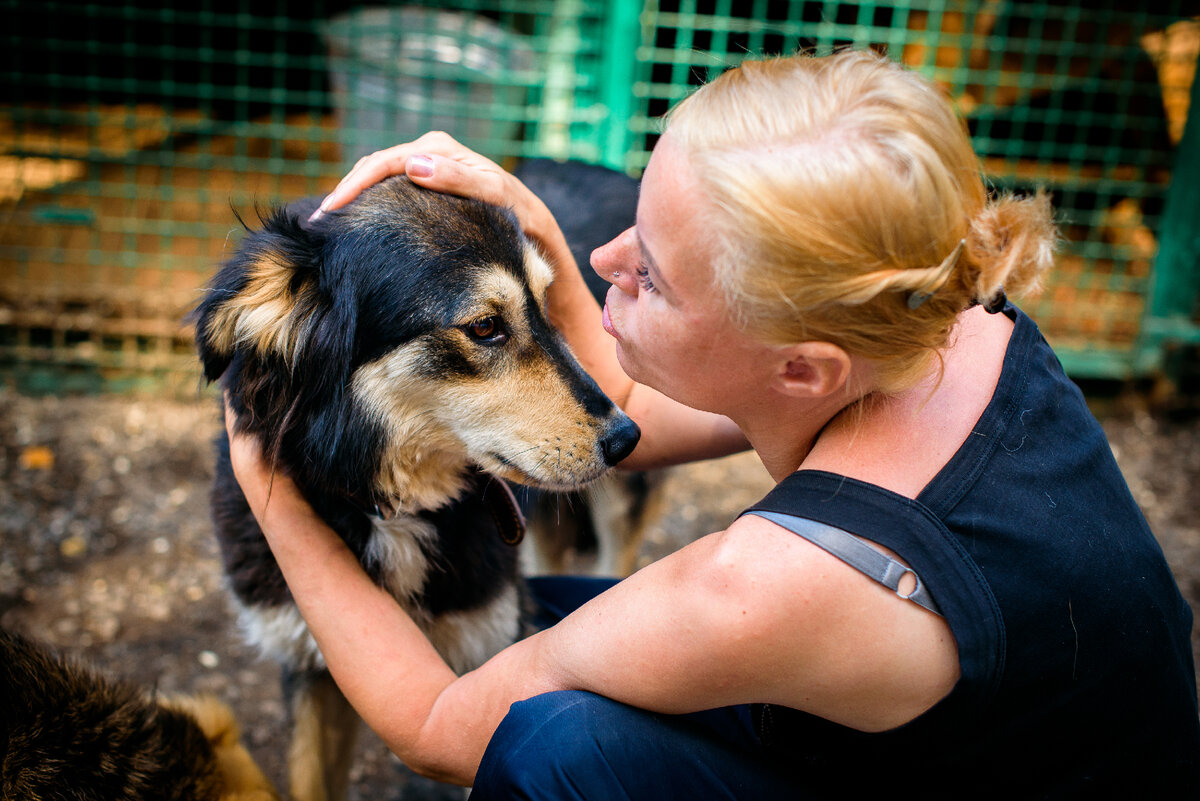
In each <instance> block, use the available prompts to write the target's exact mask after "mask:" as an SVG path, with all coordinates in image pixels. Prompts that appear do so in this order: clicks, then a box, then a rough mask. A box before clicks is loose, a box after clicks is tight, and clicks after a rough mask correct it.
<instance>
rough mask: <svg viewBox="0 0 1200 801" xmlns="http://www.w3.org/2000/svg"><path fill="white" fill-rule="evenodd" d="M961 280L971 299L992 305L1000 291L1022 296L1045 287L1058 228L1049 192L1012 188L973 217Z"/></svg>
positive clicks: (1055, 245) (1057, 237) (1052, 259)
mask: <svg viewBox="0 0 1200 801" xmlns="http://www.w3.org/2000/svg"><path fill="white" fill-rule="evenodd" d="M966 239H967V254H968V257H969V258H968V259H966V260H965V261H966V262H967V264H969V265H973V266H974V270H973V271H972V270H971V269H970V268H968V269H966V270H964V275H963V281H964V283H965V284H966V286H967V289H968V291H969V292H970V293H971V294H972V297H973V299H974V300H975V301H976V302H978V303H981V304H983V305H988V304H989V303H991V302H992V301H993V300H995V299H996V298H997V297H998V296H999V295H1001V294H1002V293H1007V294H1008V295H1010V296H1014V297H1019V296H1021V295H1028V294H1032V293H1036V292H1038V291H1040V290H1041V288H1042V276H1043V275H1044V274H1045V273H1046V271H1047V270H1049V269H1050V268H1051V267H1052V266H1053V264H1054V250H1055V248H1056V247H1057V246H1058V241H1059V236H1058V229H1057V228H1056V227H1055V225H1054V210H1053V209H1052V208H1051V206H1050V195H1049V194H1048V193H1046V192H1045V191H1044V190H1041V189H1039V190H1038V191H1037V193H1036V194H1034V195H1032V196H1024V197H1018V196H1016V195H1013V194H1011V193H1006V194H1004V195H1001V196H1000V197H999V198H996V199H994V200H991V201H989V202H988V204H987V205H986V206H985V207H984V208H983V210H982V211H980V212H979V214H978V215H976V217H975V219H973V220H972V221H971V227H970V230H969V231H968V233H967V238H966Z"/></svg>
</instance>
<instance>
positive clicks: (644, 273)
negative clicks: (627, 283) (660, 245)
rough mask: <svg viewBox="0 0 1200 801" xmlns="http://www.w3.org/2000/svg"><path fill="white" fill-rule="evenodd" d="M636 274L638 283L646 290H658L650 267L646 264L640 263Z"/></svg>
mask: <svg viewBox="0 0 1200 801" xmlns="http://www.w3.org/2000/svg"><path fill="white" fill-rule="evenodd" d="M636 275H637V278H638V283H639V284H641V286H642V289H644V290H646V291H647V292H654V291H656V290H655V287H654V281H653V280H651V278H650V269H649V268H648V267H646V265H644V264H639V265H638V268H637V270H636Z"/></svg>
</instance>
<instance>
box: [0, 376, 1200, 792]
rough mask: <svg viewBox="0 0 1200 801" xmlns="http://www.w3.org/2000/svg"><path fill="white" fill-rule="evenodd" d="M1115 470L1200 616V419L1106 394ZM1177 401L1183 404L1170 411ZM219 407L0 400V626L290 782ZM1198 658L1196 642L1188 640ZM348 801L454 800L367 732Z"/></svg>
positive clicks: (649, 547)
mask: <svg viewBox="0 0 1200 801" xmlns="http://www.w3.org/2000/svg"><path fill="white" fill-rule="evenodd" d="M1094 405H1095V408H1096V409H1097V414H1098V416H1099V417H1100V418H1101V421H1102V422H1103V424H1104V428H1105V430H1106V432H1107V433H1108V436H1109V439H1110V442H1111V444H1112V448H1113V451H1114V453H1115V454H1116V456H1117V460H1118V462H1119V463H1120V465H1121V467H1122V469H1123V470H1124V472H1125V475H1126V477H1127V479H1128V481H1129V483H1130V486H1131V488H1132V490H1133V494H1134V497H1135V498H1136V499H1137V500H1138V503H1139V504H1141V506H1142V509H1143V510H1144V511H1145V513H1146V516H1147V518H1148V519H1149V521H1150V524H1151V527H1152V528H1153V529H1154V531H1155V532H1156V534H1157V536H1158V537H1159V539H1160V541H1161V543H1162V545H1163V548H1164V550H1165V552H1166V554H1167V558H1168V559H1169V560H1170V562H1171V565H1172V567H1173V568H1174V570H1175V574H1176V576H1177V578H1178V581H1179V584H1180V586H1181V588H1182V589H1183V592H1184V594H1185V595H1186V596H1187V598H1188V599H1189V601H1190V602H1191V603H1192V605H1193V608H1196V609H1200V520H1198V519H1197V515H1196V502H1197V499H1198V498H1200V414H1198V413H1197V411H1198V407H1197V405H1196V404H1194V403H1184V404H1182V405H1183V407H1184V409H1183V411H1182V412H1180V411H1179V410H1178V409H1176V411H1175V413H1172V414H1167V413H1164V412H1157V413H1151V412H1149V411H1147V404H1146V403H1145V402H1144V397H1143V396H1140V395H1137V394H1130V393H1125V394H1124V395H1123V396H1121V397H1113V396H1111V395H1104V396H1097V398H1096V402H1095V404H1094ZM1176 405H1177V406H1178V405H1179V404H1176ZM216 430H217V416H216V404H215V401H213V400H212V399H211V398H209V397H205V398H198V399H197V400H195V401H192V402H180V401H176V400H164V399H156V398H139V399H132V398H121V397H86V398H84V397H80V398H29V397H23V396H18V395H14V394H11V393H7V392H5V391H4V390H3V389H0V625H3V626H6V627H10V628H15V629H17V630H20V631H23V632H25V633H27V634H31V635H33V636H36V637H39V638H41V639H43V640H45V641H48V642H50V643H51V644H53V645H55V646H57V647H59V648H60V649H61V650H63V651H65V652H67V653H71V654H76V655H82V656H85V657H87V658H88V659H90V660H91V661H92V662H93V663H95V664H96V665H98V666H99V667H100V668H102V669H103V670H105V671H107V672H108V673H110V674H112V675H115V676H120V677H123V678H126V679H129V680H132V681H135V682H139V683H142V684H144V685H146V686H156V687H157V688H158V689H159V690H161V691H163V692H168V693H172V692H208V693H213V694H215V695H217V696H218V697H220V698H222V699H223V700H225V701H226V702H228V703H229V704H230V705H231V706H232V707H233V708H234V710H235V711H236V713H237V715H238V717H239V719H240V721H241V725H242V727H243V731H244V736H245V739H246V741H247V744H248V746H249V748H250V749H251V751H252V753H253V754H254V755H255V757H256V758H257V759H258V760H259V761H260V763H261V764H262V765H263V767H264V769H265V770H266V771H267V773H268V775H269V776H271V777H272V778H273V779H274V780H275V781H276V782H277V783H279V784H280V785H281V786H282V783H283V761H284V759H283V755H284V750H285V732H286V726H285V724H284V709H283V705H282V703H281V701H280V691H279V686H278V671H277V668H276V667H275V666H274V665H273V664H271V663H269V662H267V661H265V660H263V659H261V658H260V657H259V656H258V655H257V654H256V653H255V652H254V651H253V650H252V649H251V648H249V647H247V646H246V645H245V644H243V642H242V639H241V637H240V636H239V633H238V631H237V629H236V627H235V624H234V622H233V618H232V615H231V613H230V609H229V606H228V604H227V601H226V595H225V590H224V586H223V579H222V576H221V572H220V564H219V559H218V556H217V551H216V546H215V543H214V541H213V539H212V536H211V531H210V526H209V519H208V507H207V493H208V483H209V479H210V476H211V472H212V469H211V463H212V455H211V449H210V441H211V439H212V437H213V435H214V434H215V432H216ZM768 486H769V480H768V478H767V476H766V474H765V472H764V471H763V470H762V468H761V466H760V465H758V463H757V462H756V461H755V460H754V459H753V457H751V456H748V455H743V456H739V457H734V458H730V459H725V460H719V461H715V462H707V463H702V464H698V465H694V466H689V467H687V468H679V469H676V470H673V471H669V472H668V473H667V474H666V475H665V476H664V477H663V478H662V480H661V481H660V482H659V484H658V490H657V495H656V502H655V504H654V505H653V507H652V511H653V518H652V519H651V521H650V523H649V527H648V536H647V539H646V544H645V546H644V547H643V550H642V554H643V559H644V560H645V559H651V558H654V557H656V556H658V555H661V554H662V553H665V552H667V551H669V550H670V549H671V548H673V547H675V546H676V545H677V544H679V543H680V542H682V541H685V540H687V539H689V538H691V537H693V536H697V535H700V534H703V533H707V532H708V531H711V530H714V529H717V528H720V527H722V526H723V525H724V524H725V523H726V522H728V520H729V519H731V517H732V516H733V515H734V514H736V512H737V511H738V510H740V509H741V508H743V507H744V506H745V505H747V504H748V503H749V502H751V501H753V500H754V499H756V498H757V497H759V496H760V495H761V494H762V493H763V492H764V491H765V490H766V489H767V487H768ZM1193 648H1194V650H1196V651H1197V653H1198V655H1200V637H1197V636H1194V637H1193ZM363 734H364V736H363V737H362V738H360V747H359V751H360V755H359V758H358V760H357V762H356V765H355V768H354V772H353V777H352V779H353V787H352V790H351V799H363V800H365V799H372V801H376V800H378V801H391V800H394V799H400V798H406V799H412V798H436V797H445V798H459V799H461V798H462V796H461V793H445V792H443V791H442V790H440V789H438V788H434V787H432V786H431V785H429V784H427V783H425V782H422V781H414V780H412V778H411V775H410V774H408V773H407V771H406V770H405V769H404V768H403V767H402V766H401V765H400V764H399V763H398V762H397V761H396V760H395V759H394V758H392V757H391V756H390V755H389V754H388V753H387V751H386V749H384V748H383V747H382V746H381V745H380V744H379V742H378V740H376V739H375V738H374V736H373V735H371V734H370V732H368V731H366V730H365V729H364V733H363Z"/></svg>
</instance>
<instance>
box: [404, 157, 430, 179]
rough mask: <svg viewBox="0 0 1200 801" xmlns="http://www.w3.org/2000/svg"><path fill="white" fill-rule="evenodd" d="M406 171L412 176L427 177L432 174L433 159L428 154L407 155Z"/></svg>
mask: <svg viewBox="0 0 1200 801" xmlns="http://www.w3.org/2000/svg"><path fill="white" fill-rule="evenodd" d="M406 171H407V172H408V174H409V175H411V176H412V177H414V178H428V177H429V176H431V175H433V159H431V158H429V156H409V158H408V166H407V168H406Z"/></svg>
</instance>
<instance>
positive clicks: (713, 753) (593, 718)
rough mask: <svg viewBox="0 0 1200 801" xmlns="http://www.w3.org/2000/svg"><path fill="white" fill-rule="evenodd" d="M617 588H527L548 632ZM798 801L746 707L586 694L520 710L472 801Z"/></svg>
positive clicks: (490, 751) (492, 749)
mask: <svg viewBox="0 0 1200 801" xmlns="http://www.w3.org/2000/svg"><path fill="white" fill-rule="evenodd" d="M612 583H613V582H611V581H604V580H596V579H586V578H580V579H575V578H563V577H553V578H546V579H534V580H531V581H530V590H531V592H532V593H533V596H534V598H535V599H536V600H537V601H538V603H539V606H540V608H541V610H542V612H543V614H544V619H543V620H542V621H541V622H543V623H546V624H552V623H554V622H555V621H557V620H559V619H561V618H562V617H564V616H565V615H566V614H568V613H569V612H570V611H571V610H572V609H574V608H576V607H577V606H579V605H581V604H582V603H584V602H586V601H587V600H588V599H590V598H591V597H592V596H594V595H596V594H597V593H599V592H601V591H603V590H604V589H605V588H607V587H608V586H611V585H612ZM800 797H802V795H801V793H800V791H799V790H798V788H797V786H796V784H795V783H794V781H793V779H792V777H791V776H790V775H789V774H788V772H787V769H786V766H785V765H783V764H780V763H779V762H778V761H773V760H771V759H768V758H767V757H766V756H764V754H763V752H762V749H761V748H760V747H759V744H758V738H757V736H756V735H755V733H754V730H753V726H752V725H751V720H750V710H749V707H747V706H737V707H727V708H724V709H715V710H710V711H707V712H698V713H695V714H690V715H660V714H655V713H652V712H646V711H645V710H641V709H636V708H634V707H631V706H627V705H625V704H621V703H618V702H616V701H613V700H610V699H608V698H604V697H602V696H598V695H594V694H592V693H587V692H578V691H568V692H556V693H547V694H545V695H539V696H536V697H534V698H530V699H528V700H526V701H520V702H518V703H515V704H513V705H512V707H511V708H510V710H509V712H508V715H507V716H506V717H505V718H504V720H503V721H502V722H501V724H500V727H499V728H498V729H497V730H496V733H495V735H493V737H492V740H491V742H490V743H489V745H488V748H487V751H486V752H485V753H484V756H483V762H482V763H481V764H480V767H479V773H478V774H477V775H476V777H475V786H474V790H473V791H472V793H471V798H472V799H473V800H474V801H493V799H530V801H533V800H534V799H546V800H547V801H550V800H551V799H553V801H569V800H570V799H589V800H590V801H609V800H610V799H612V800H614V801H616V800H619V799H651V800H652V801H668V800H669V799H673V798H680V799H688V801H693V800H694V799H704V800H705V801H707V800H708V799H774V798H800Z"/></svg>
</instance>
